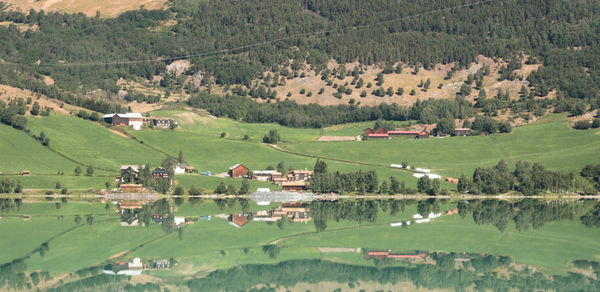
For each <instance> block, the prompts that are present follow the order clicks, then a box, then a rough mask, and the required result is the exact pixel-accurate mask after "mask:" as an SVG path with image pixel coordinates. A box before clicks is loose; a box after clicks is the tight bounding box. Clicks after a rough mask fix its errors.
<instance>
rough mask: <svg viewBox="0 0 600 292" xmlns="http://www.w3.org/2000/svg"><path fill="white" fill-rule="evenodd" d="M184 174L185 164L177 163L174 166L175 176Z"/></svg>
mask: <svg viewBox="0 0 600 292" xmlns="http://www.w3.org/2000/svg"><path fill="white" fill-rule="evenodd" d="M184 173H185V163H181V162H180V163H177V164H176V165H175V174H184Z"/></svg>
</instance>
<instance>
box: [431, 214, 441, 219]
mask: <svg viewBox="0 0 600 292" xmlns="http://www.w3.org/2000/svg"><path fill="white" fill-rule="evenodd" d="M440 216H442V213H429V216H428V218H430V219H433V218H438V217H440Z"/></svg>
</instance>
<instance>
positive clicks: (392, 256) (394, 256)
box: [387, 254, 421, 259]
mask: <svg viewBox="0 0 600 292" xmlns="http://www.w3.org/2000/svg"><path fill="white" fill-rule="evenodd" d="M387 257H388V258H390V259H416V258H420V257H421V255H419V254H388V256H387Z"/></svg>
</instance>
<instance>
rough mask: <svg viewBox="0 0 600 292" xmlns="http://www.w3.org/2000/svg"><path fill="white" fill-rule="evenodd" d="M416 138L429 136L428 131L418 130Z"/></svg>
mask: <svg viewBox="0 0 600 292" xmlns="http://www.w3.org/2000/svg"><path fill="white" fill-rule="evenodd" d="M417 138H419V139H427V138H429V132H427V131H425V130H423V131H421V132H419V136H417Z"/></svg>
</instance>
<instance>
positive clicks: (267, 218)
mask: <svg viewBox="0 0 600 292" xmlns="http://www.w3.org/2000/svg"><path fill="white" fill-rule="evenodd" d="M282 218H287V220H288V221H290V222H303V223H307V222H309V221H311V220H312V217H310V209H309V208H308V204H307V203H302V202H294V203H282V204H281V206H280V207H277V208H274V209H271V210H261V211H256V212H252V213H251V214H250V215H244V214H232V215H230V216H229V224H231V225H233V226H235V227H237V228H242V227H243V226H244V225H246V224H248V222H250V221H258V222H275V221H277V220H281V219H282Z"/></svg>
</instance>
